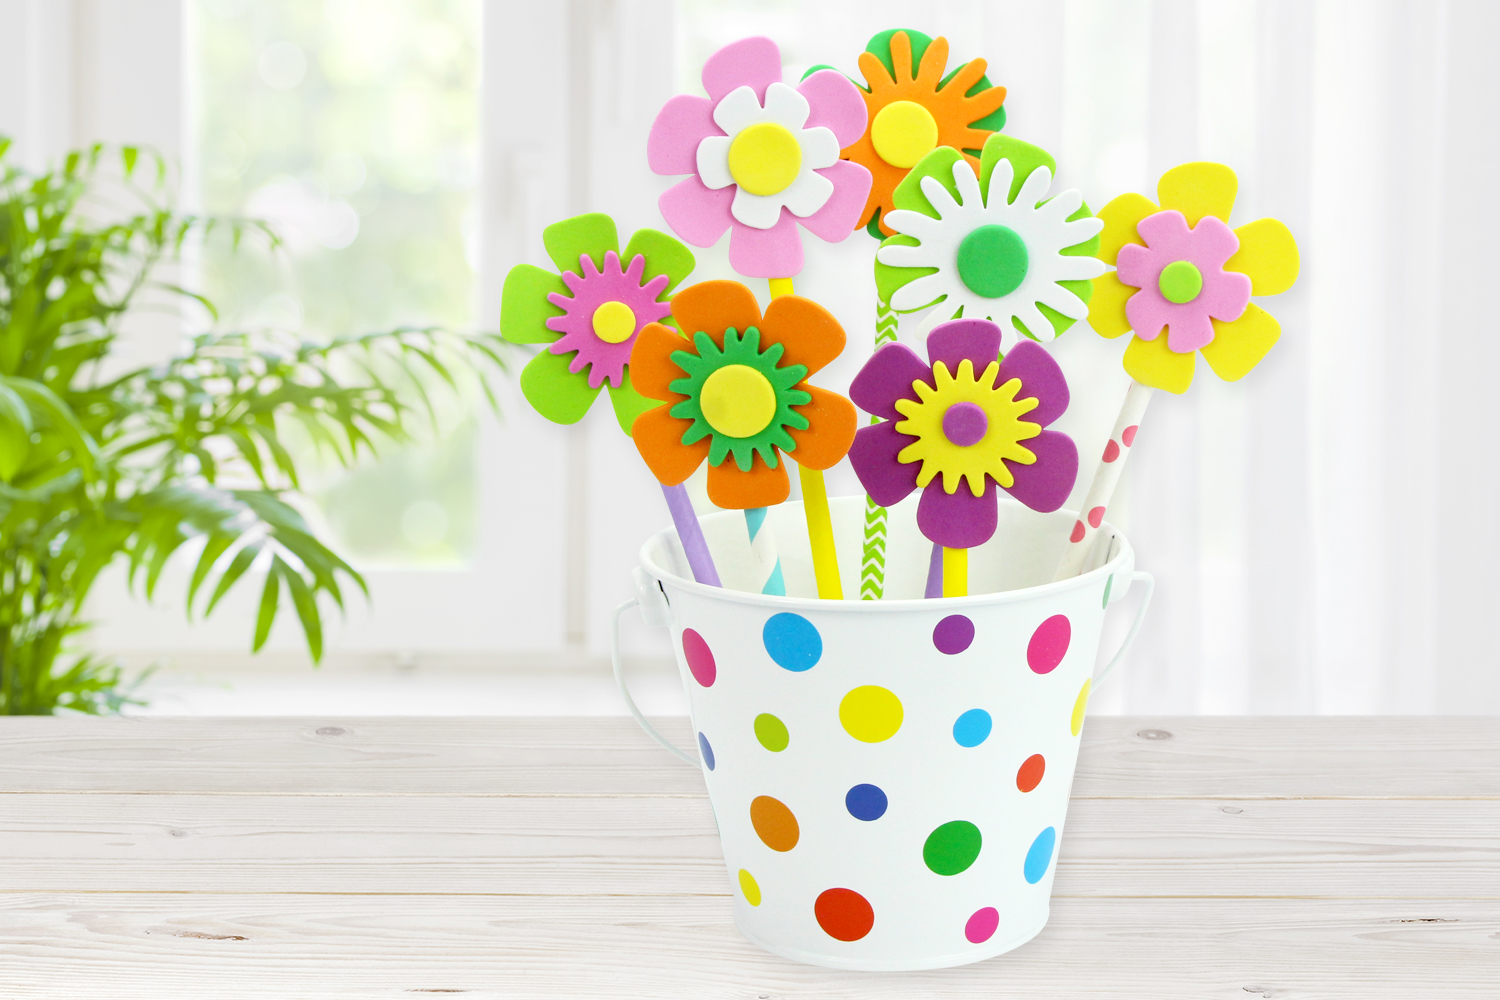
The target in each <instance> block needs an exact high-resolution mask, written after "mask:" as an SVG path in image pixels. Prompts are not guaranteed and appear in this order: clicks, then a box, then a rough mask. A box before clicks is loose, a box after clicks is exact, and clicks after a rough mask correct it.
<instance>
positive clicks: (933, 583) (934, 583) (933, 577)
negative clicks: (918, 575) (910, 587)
mask: <svg viewBox="0 0 1500 1000" xmlns="http://www.w3.org/2000/svg"><path fill="white" fill-rule="evenodd" d="M922 596H923V597H925V598H928V599H931V598H934V597H942V596H943V547H942V546H941V545H939V544H938V543H937V542H933V543H932V558H930V559H928V560H927V589H926V590H925V591H923V593H922Z"/></svg>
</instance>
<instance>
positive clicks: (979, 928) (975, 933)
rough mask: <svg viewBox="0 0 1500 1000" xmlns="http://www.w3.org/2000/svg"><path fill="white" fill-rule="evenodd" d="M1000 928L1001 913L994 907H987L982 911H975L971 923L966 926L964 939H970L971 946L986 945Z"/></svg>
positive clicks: (970, 919)
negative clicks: (997, 928) (996, 929)
mask: <svg viewBox="0 0 1500 1000" xmlns="http://www.w3.org/2000/svg"><path fill="white" fill-rule="evenodd" d="M999 926H1000V911H999V910H997V909H995V908H994V907H993V906H986V907H985V908H984V909H982V910H975V911H974V915H973V916H972V917H970V918H969V922H968V923H966V924H964V937H966V938H968V939H969V943H970V944H984V943H985V942H986V941H988V940H989V939H990V938H991V937H992V936H993V935H994V933H995V928H996V927H999Z"/></svg>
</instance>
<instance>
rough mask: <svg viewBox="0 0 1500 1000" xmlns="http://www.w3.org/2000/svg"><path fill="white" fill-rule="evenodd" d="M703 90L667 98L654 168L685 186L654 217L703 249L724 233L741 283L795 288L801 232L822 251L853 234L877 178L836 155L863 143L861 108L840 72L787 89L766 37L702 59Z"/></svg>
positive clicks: (657, 129) (657, 128)
mask: <svg viewBox="0 0 1500 1000" xmlns="http://www.w3.org/2000/svg"><path fill="white" fill-rule="evenodd" d="M703 87H704V89H705V90H706V91H707V92H708V97H706V98H704V97H693V96H690V95H685V94H684V95H679V96H677V97H674V98H672V99H671V100H670V101H668V102H667V103H666V105H665V106H664V107H663V108H662V109H661V112H660V113H659V114H658V115H657V116H656V121H655V123H654V124H653V125H652V126H651V135H650V137H649V138H648V140H647V143H646V156H647V161H648V163H649V164H650V166H651V169H652V170H653V171H655V172H656V173H658V174H668V175H671V174H691V175H692V176H690V177H688V178H686V179H685V180H683V181H681V182H680V183H678V184H677V185H676V186H674V187H672V188H671V189H669V190H668V191H667V192H666V193H665V194H663V195H662V196H661V199H660V200H659V201H658V205H659V206H660V208H661V214H662V217H663V218H664V219H666V221H667V224H668V225H669V226H671V227H672V230H673V231H674V232H676V233H677V235H678V236H680V237H681V238H682V239H683V240H685V241H686V242H688V243H691V244H693V245H694V246H699V247H708V246H713V245H714V244H715V243H717V242H718V241H719V238H720V237H722V236H723V235H724V232H725V230H732V232H731V235H730V238H729V263H730V266H731V267H733V268H734V269H735V270H736V271H738V272H739V273H740V274H744V275H749V276H752V277H758V278H789V277H792V276H794V275H796V274H798V273H799V272H801V270H802V237H801V234H800V233H798V231H797V227H798V226H799V225H800V226H802V227H803V228H804V229H807V230H808V231H809V232H811V233H812V234H813V235H815V236H817V237H818V238H820V239H822V240H825V241H827V242H829V243H837V242H839V241H840V240H843V239H844V238H845V237H847V236H848V235H849V234H850V233H851V232H853V231H854V229H855V227H856V226H858V225H859V220H860V216H861V215H862V214H863V212H864V208H865V201H866V200H867V198H868V197H869V194H870V185H871V183H872V180H873V179H872V177H871V175H870V172H869V171H868V170H867V169H865V168H864V167H862V166H860V165H859V164H857V163H854V162H851V161H849V160H841V159H839V154H840V151H841V150H842V149H843V148H844V147H846V146H849V145H852V144H853V143H854V142H855V141H857V140H858V139H859V138H860V137H861V136H862V135H864V131H865V124H866V121H867V118H868V112H867V111H866V110H865V101H864V98H863V96H862V95H861V94H860V91H859V88H858V87H856V86H855V85H854V84H853V83H852V82H851V81H850V80H849V79H848V77H846V76H844V75H843V74H842V73H840V72H838V71H837V70H831V69H825V70H819V71H818V72H816V73H813V74H812V75H811V76H809V77H808V78H807V79H805V80H803V81H802V82H801V83H799V84H797V85H796V86H795V87H793V86H790V85H788V84H786V83H783V82H782V69H781V50H780V49H778V48H777V47H776V43H775V42H773V41H771V40H770V39H769V38H745V39H741V40H740V41H738V42H732V43H730V44H729V45H726V46H724V48H722V49H720V50H719V51H717V52H715V53H714V54H713V55H711V56H709V58H708V61H707V62H705V63H704V64H703ZM739 146H743V148H742V149H737V147H739ZM737 152H738V153H743V154H745V155H741V156H738V157H737ZM752 162H753V166H751V164H752ZM752 170H754V171H758V172H756V173H754V175H753V176H752V173H751V171H752Z"/></svg>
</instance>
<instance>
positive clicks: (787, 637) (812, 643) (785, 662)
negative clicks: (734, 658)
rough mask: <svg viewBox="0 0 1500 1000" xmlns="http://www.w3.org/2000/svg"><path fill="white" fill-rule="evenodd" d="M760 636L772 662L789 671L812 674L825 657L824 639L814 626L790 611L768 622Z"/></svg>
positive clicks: (769, 619)
mask: <svg viewBox="0 0 1500 1000" xmlns="http://www.w3.org/2000/svg"><path fill="white" fill-rule="evenodd" d="M760 635H761V641H762V642H764V643H765V644H766V652H767V653H770V654H771V659H773V660H775V661H776V662H777V663H779V664H780V665H781V666H783V667H785V668H786V669H788V670H795V671H799V672H800V671H803V670H811V669H812V667H813V664H815V663H817V662H818V660H819V659H820V658H821V657H822V656H823V637H822V636H820V635H819V634H818V630H817V629H816V628H814V627H813V623H812V622H810V621H808V620H807V619H806V618H803V617H802V616H801V615H794V614H792V613H791V612H790V611H783V612H782V613H781V614H779V615H772V616H771V617H770V618H768V619H766V627H765V628H764V629H762V630H761V634H760Z"/></svg>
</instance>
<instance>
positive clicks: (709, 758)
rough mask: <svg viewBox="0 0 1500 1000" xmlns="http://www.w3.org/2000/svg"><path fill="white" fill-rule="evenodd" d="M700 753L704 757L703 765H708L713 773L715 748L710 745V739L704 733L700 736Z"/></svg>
mask: <svg viewBox="0 0 1500 1000" xmlns="http://www.w3.org/2000/svg"><path fill="white" fill-rule="evenodd" d="M698 752H699V753H700V754H702V756H703V763H705V764H707V765H708V769H709V770H710V771H712V770H713V769H714V748H713V747H711V746H709V745H708V737H707V736H704V735H703V734H702V733H699V734H698Z"/></svg>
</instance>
